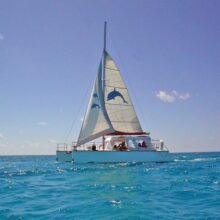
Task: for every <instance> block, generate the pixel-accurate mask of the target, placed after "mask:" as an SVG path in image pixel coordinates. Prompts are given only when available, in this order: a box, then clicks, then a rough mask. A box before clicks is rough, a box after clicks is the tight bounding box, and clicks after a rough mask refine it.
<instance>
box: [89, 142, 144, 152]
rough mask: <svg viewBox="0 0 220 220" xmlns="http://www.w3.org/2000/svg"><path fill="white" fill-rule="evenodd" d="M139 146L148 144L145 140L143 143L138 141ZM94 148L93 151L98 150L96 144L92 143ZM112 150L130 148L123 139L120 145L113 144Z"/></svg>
mask: <svg viewBox="0 0 220 220" xmlns="http://www.w3.org/2000/svg"><path fill="white" fill-rule="evenodd" d="M138 147H144V148H147V145H146V143H145V141H143V142H142V143H140V142H139V143H138ZM92 150H93V151H96V150H97V149H96V145H95V144H93V145H92ZM112 150H118V151H126V150H128V147H127V146H126V144H125V142H124V141H123V142H121V143H120V144H119V145H116V144H115V145H114V146H113V148H112Z"/></svg>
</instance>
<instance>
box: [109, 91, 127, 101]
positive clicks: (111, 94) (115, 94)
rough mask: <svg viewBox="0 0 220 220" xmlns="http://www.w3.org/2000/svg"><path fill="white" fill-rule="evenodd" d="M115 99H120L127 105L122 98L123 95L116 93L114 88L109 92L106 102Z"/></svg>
mask: <svg viewBox="0 0 220 220" xmlns="http://www.w3.org/2000/svg"><path fill="white" fill-rule="evenodd" d="M116 97H120V98H121V99H122V100H123V102H124V103H126V104H128V102H127V101H126V100H125V98H124V97H123V95H122V94H121V93H120V92H119V91H116V89H115V88H114V90H113V91H111V92H110V93H109V94H108V96H107V101H110V100H114V99H115V98H116Z"/></svg>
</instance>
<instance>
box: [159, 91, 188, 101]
mask: <svg viewBox="0 0 220 220" xmlns="http://www.w3.org/2000/svg"><path fill="white" fill-rule="evenodd" d="M156 96H157V98H159V99H160V100H161V101H163V102H168V103H172V102H175V101H176V99H181V100H183V101H185V100H187V99H189V98H190V94H189V93H188V92H187V93H185V94H179V93H178V92H177V91H176V90H173V91H172V92H171V93H168V92H165V91H159V92H158V93H157V94H156Z"/></svg>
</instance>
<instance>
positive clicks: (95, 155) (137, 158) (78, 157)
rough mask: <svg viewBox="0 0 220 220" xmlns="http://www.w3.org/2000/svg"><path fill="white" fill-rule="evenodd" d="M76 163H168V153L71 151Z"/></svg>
mask: <svg viewBox="0 0 220 220" xmlns="http://www.w3.org/2000/svg"><path fill="white" fill-rule="evenodd" d="M72 160H73V161H74V162H76V163H120V162H128V163H129V162H169V161H172V160H173V158H172V155H171V154H170V153H169V152H168V151H73V152H72Z"/></svg>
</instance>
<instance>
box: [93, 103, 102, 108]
mask: <svg viewBox="0 0 220 220" xmlns="http://www.w3.org/2000/svg"><path fill="white" fill-rule="evenodd" d="M91 108H100V106H99V105H98V104H96V103H93V104H92V106H91Z"/></svg>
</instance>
